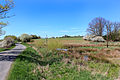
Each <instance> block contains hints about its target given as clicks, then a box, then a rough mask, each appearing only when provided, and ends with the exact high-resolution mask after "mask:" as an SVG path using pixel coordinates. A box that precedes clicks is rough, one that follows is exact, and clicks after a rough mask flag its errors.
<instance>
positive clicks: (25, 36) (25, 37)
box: [20, 34, 31, 42]
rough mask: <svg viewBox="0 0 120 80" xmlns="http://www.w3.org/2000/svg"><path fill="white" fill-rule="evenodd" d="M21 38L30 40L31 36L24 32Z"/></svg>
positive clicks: (24, 40) (25, 40)
mask: <svg viewBox="0 0 120 80" xmlns="http://www.w3.org/2000/svg"><path fill="white" fill-rule="evenodd" d="M20 40H21V41H22V42H30V40H31V36H30V35H28V34H22V35H21V36H20Z"/></svg>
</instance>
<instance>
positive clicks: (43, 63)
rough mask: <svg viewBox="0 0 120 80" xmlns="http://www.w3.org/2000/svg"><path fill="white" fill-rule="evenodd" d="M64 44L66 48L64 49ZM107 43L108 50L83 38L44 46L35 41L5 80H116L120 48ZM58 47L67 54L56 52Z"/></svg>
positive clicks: (60, 40)
mask: <svg viewBox="0 0 120 80" xmlns="http://www.w3.org/2000/svg"><path fill="white" fill-rule="evenodd" d="M81 42H82V43H81ZM86 43H88V44H86ZM66 44H69V45H68V46H67V47H66ZM101 44H102V45H101ZM110 44H111V46H109V48H107V47H106V46H105V43H98V42H89V41H84V40H83V39H82V38H80V39H79V38H60V39H48V41H47V43H46V42H45V39H37V40H34V42H30V43H28V44H27V47H28V46H30V47H28V48H27V49H26V50H25V51H24V52H23V53H22V54H21V55H20V56H19V57H18V58H17V59H16V61H15V63H14V64H13V66H12V69H11V71H10V75H9V77H8V80H18V79H19V80H23V79H25V80H114V79H117V78H118V76H119V70H120V64H119V61H120V55H119V53H120V52H119V51H120V49H119V45H118V43H117V45H116V42H112V43H110ZM57 48H61V49H67V51H64V50H59V51H58V50H56V49H57ZM116 61H117V62H116Z"/></svg>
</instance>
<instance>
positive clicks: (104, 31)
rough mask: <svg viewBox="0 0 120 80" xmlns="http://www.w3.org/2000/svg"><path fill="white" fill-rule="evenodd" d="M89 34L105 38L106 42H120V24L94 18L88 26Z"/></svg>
mask: <svg viewBox="0 0 120 80" xmlns="http://www.w3.org/2000/svg"><path fill="white" fill-rule="evenodd" d="M87 32H88V33H89V34H92V35H96V36H103V37H104V38H105V39H106V40H112V41H119V40H120V22H111V21H109V20H106V19H105V18H102V17H97V18H94V19H93V20H92V21H91V22H90V23H89V25H88V28H87Z"/></svg>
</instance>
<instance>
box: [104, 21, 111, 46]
mask: <svg viewBox="0 0 120 80" xmlns="http://www.w3.org/2000/svg"><path fill="white" fill-rule="evenodd" d="M112 25H113V24H112V22H110V21H106V24H105V26H106V27H105V28H106V32H107V47H108V46H109V45H108V42H109V40H110V38H111V34H112ZM109 37H110V38H109Z"/></svg>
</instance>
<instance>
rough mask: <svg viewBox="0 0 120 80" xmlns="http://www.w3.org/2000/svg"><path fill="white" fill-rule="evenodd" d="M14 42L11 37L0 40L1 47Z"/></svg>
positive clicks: (7, 46) (9, 45)
mask: <svg viewBox="0 0 120 80" xmlns="http://www.w3.org/2000/svg"><path fill="white" fill-rule="evenodd" d="M14 44H15V41H14V39H13V38H11V37H7V38H5V39H4V40H3V41H2V47H5V48H9V47H11V46H13V45H14Z"/></svg>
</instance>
